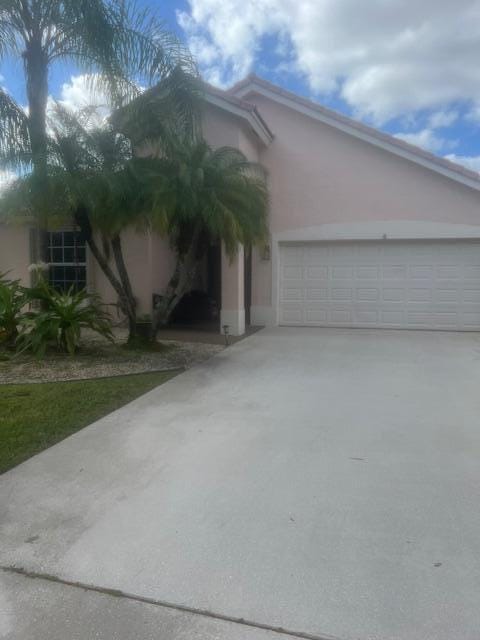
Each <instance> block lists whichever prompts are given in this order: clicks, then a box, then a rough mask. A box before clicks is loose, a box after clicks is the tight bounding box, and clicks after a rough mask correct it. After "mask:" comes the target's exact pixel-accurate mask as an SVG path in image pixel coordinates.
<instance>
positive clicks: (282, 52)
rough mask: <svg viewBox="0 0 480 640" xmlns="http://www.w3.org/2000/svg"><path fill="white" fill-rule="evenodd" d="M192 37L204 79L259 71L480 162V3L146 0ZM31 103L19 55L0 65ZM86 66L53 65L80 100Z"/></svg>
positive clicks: (67, 91) (62, 88) (62, 89)
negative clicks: (17, 57) (82, 73)
mask: <svg viewBox="0 0 480 640" xmlns="http://www.w3.org/2000/svg"><path fill="white" fill-rule="evenodd" d="M140 3H141V4H145V5H147V6H150V7H152V8H154V9H155V10H156V11H157V12H158V13H159V14H160V15H161V16H162V17H163V19H164V20H165V23H166V24H167V25H168V27H169V28H170V29H172V30H174V31H176V32H177V34H178V35H179V36H180V37H181V38H182V39H183V40H184V41H185V42H186V43H188V45H189V46H190V48H191V50H192V52H193V53H194V55H195V57H196V59H197V60H198V63H199V66H200V68H201V71H202V73H203V75H204V77H205V78H206V79H207V80H209V81H210V82H213V83H214V84H217V85H219V86H228V85H229V84H232V83H233V82H235V81H237V80H239V79H240V78H241V77H243V76H244V75H245V74H246V73H248V72H249V71H252V70H253V71H255V72H256V73H258V74H259V75H261V76H263V77H265V78H267V79H269V80H271V81H273V82H276V83H278V84H280V85H281V86H283V87H285V88H287V89H290V90H292V91H295V92H297V93H300V94H301V95H304V96H307V97H309V98H313V99H315V100H318V101H319V102H321V103H323V104H325V105H327V106H330V107H332V108H334V109H337V110H339V111H341V112H343V113H345V114H347V115H350V116H353V117H355V118H358V119H360V120H362V121H364V122H367V123H369V124H373V125H374V126H377V127H378V128H381V129H383V130H384V131H387V132H389V133H392V134H394V135H398V136H399V137H401V138H403V139H406V140H408V141H410V142H412V143H414V144H419V145H420V146H423V147H424V148H426V149H428V150H430V151H433V152H434V153H437V154H438V155H441V156H446V157H449V158H451V159H453V160H456V161H458V162H461V163H463V164H465V165H466V166H470V167H471V168H474V169H476V170H479V171H480V65H479V64H478V61H479V60H480V0H455V2H452V0H421V2H418V3H412V2H411V0H364V2H358V0H164V1H162V2H160V1H159V0H156V1H155V0H141V2H140ZM0 74H1V75H2V76H3V81H2V83H3V85H4V86H6V88H7V89H8V90H9V91H10V92H11V93H12V94H13V95H14V96H15V98H16V99H17V100H18V101H19V102H20V103H21V104H25V102H26V100H25V90H24V80H23V73H22V67H21V64H20V63H19V62H17V63H12V62H11V61H9V62H8V63H4V64H3V66H2V67H0ZM80 75H81V70H80V69H76V68H74V67H72V66H57V67H55V68H54V69H53V71H52V74H51V78H50V86H51V93H52V95H53V96H55V97H56V98H62V99H64V100H66V101H67V102H72V104H75V103H76V101H78V100H79V99H81V97H82V94H83V93H84V86H83V84H82V83H81V81H80V80H79V78H78V76H80Z"/></svg>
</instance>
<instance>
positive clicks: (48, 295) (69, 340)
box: [17, 279, 113, 357]
mask: <svg viewBox="0 0 480 640" xmlns="http://www.w3.org/2000/svg"><path fill="white" fill-rule="evenodd" d="M29 296H30V298H31V299H32V300H38V301H40V302H41V303H42V309H41V310H40V311H33V312H28V313H27V314H26V320H25V321H24V322H23V324H22V331H21V333H20V336H19V338H18V341H17V342H18V346H19V350H20V351H24V350H31V351H33V352H34V353H35V354H36V355H38V356H40V357H42V356H43V355H45V352H46V350H47V348H48V347H49V346H52V345H54V346H56V347H57V348H58V349H60V350H61V351H63V352H66V353H69V354H70V355H74V354H75V352H76V351H77V349H78V347H79V343H80V337H81V332H82V329H91V330H92V331H95V332H96V333H98V334H100V335H102V336H103V337H105V338H107V339H108V340H111V341H113V335H112V331H111V324H110V317H109V315H108V314H107V313H106V312H105V311H104V309H103V307H102V305H101V301H100V297H99V296H97V295H92V294H89V293H87V292H86V291H84V290H82V291H75V290H74V288H73V287H72V288H71V289H70V290H69V291H68V292H67V293H63V292H59V291H57V290H56V289H54V288H53V287H52V286H51V285H50V284H48V283H47V282H46V281H45V280H44V279H42V280H40V282H39V283H38V285H37V287H35V288H33V289H30V291H29Z"/></svg>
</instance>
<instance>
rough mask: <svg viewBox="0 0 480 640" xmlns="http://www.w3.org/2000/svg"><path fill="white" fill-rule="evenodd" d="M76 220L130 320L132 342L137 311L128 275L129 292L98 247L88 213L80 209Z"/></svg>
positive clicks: (75, 216) (76, 214)
mask: <svg viewBox="0 0 480 640" xmlns="http://www.w3.org/2000/svg"><path fill="white" fill-rule="evenodd" d="M74 220H75V223H76V224H77V226H78V227H79V229H80V231H81V233H82V234H83V236H84V237H85V239H86V241H87V244H88V248H89V249H90V251H91V252H92V255H93V257H94V258H95V260H96V261H97V263H98V265H99V267H100V269H101V270H102V271H103V273H104V275H105V277H106V278H107V280H108V281H109V283H110V284H111V285H112V288H113V290H114V291H115V293H116V294H117V295H118V301H119V305H120V308H121V310H122V311H123V313H124V314H125V315H126V317H127V320H128V329H129V338H128V339H129V340H131V339H132V338H133V337H134V336H135V335H136V309H135V306H136V305H135V298H134V296H133V294H132V289H131V286H130V280H129V278H128V274H127V281H128V290H126V289H125V287H124V284H123V282H122V281H121V280H119V279H118V278H117V276H116V275H115V273H114V272H113V269H112V268H111V267H110V264H109V260H108V258H107V257H106V256H105V254H104V253H102V251H101V249H100V248H99V247H98V245H97V243H96V242H95V238H94V235H93V231H92V227H91V224H90V220H89V218H88V213H87V211H85V210H84V209H82V208H78V209H77V211H76V212H75V214H74ZM112 249H113V250H114V251H115V249H114V247H113V241H112ZM120 253H121V246H120ZM121 259H122V261H123V256H121ZM115 262H116V264H117V269H118V263H117V260H115ZM124 266H125V265H124ZM119 275H120V271H119ZM132 300H133V304H132V303H131V301H132Z"/></svg>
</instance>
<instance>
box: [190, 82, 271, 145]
mask: <svg viewBox="0 0 480 640" xmlns="http://www.w3.org/2000/svg"><path fill="white" fill-rule="evenodd" d="M202 86H203V89H204V91H205V96H204V97H205V100H206V101H207V102H208V103H210V104H213V105H215V106H218V107H220V108H222V109H225V110H226V111H229V112H230V113H233V114H235V115H238V116H239V117H241V118H244V119H246V120H247V121H248V123H249V124H250V126H251V127H252V129H253V130H254V131H255V133H256V134H257V135H258V136H259V138H260V139H261V140H262V141H263V142H264V144H269V143H270V142H271V141H272V140H273V134H272V132H271V131H270V129H269V128H268V125H267V123H266V122H265V120H264V119H263V118H262V116H261V114H260V112H259V111H258V109H257V107H256V106H255V105H254V104H252V103H251V102H248V101H247V100H242V99H241V98H238V97H237V96H234V95H233V94H231V93H230V92H227V91H222V89H217V87H214V86H212V85H211V84H208V83H207V82H203V83H202Z"/></svg>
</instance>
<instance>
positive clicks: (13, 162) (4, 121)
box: [0, 87, 31, 168]
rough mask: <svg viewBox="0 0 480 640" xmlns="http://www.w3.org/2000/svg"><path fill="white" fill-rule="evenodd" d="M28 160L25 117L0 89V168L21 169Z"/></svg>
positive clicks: (21, 110)
mask: <svg viewBox="0 0 480 640" xmlns="http://www.w3.org/2000/svg"><path fill="white" fill-rule="evenodd" d="M30 159H31V154H30V136H29V133H28V118H27V115H26V113H25V112H24V111H23V109H22V108H21V107H20V106H19V105H18V104H17V103H16V102H15V100H14V99H13V98H12V97H11V96H10V95H9V94H8V93H7V92H6V91H5V90H4V89H2V88H1V87H0V167H2V168H4V167H13V168H18V167H23V166H25V165H27V164H28V163H29V162H30Z"/></svg>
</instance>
